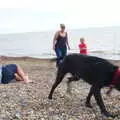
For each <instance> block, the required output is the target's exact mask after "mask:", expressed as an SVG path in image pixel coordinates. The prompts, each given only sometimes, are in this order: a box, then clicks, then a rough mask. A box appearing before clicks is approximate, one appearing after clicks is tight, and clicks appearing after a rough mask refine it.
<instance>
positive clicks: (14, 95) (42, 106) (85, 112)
mask: <svg viewBox="0 0 120 120" xmlns="http://www.w3.org/2000/svg"><path fill="white" fill-rule="evenodd" d="M111 62H112V63H113V64H116V65H119V66H120V61H119V60H117V61H115V60H112V61H111ZM9 63H15V64H19V65H20V66H21V67H22V68H23V69H24V71H25V72H28V74H29V76H30V79H32V80H33V83H29V84H25V83H24V82H12V83H10V84H6V85H3V84H1V85H0V95H1V97H0V120H108V119H110V120H113V118H104V117H103V116H101V113H100V110H99V108H98V106H97V104H96V102H95V100H94V97H93V98H92V100H91V103H92V106H93V108H92V109H90V108H86V107H85V99H86V96H87V94H88V92H89V88H90V85H88V84H87V83H85V82H83V81H78V82H73V83H72V94H71V95H69V94H67V93H66V89H67V86H66V81H67V78H66V77H65V78H64V80H63V82H62V83H61V84H60V85H59V87H58V88H57V89H56V90H55V92H54V94H53V100H48V94H49V92H50V89H51V87H52V84H53V83H54V81H55V76H56V66H55V62H54V61H51V60H49V59H46V60H44V59H33V58H27V57H25V58H4V60H2V64H9ZM106 90H107V88H103V89H102V96H103V99H104V103H105V105H106V108H107V110H108V111H110V112H111V113H113V114H118V116H117V117H116V118H115V119H114V120H120V92H118V91H116V90H113V92H112V94H111V96H107V95H106V94H105V92H106Z"/></svg>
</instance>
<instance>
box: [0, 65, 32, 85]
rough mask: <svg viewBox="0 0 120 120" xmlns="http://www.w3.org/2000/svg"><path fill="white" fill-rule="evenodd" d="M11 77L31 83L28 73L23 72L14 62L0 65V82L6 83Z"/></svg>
mask: <svg viewBox="0 0 120 120" xmlns="http://www.w3.org/2000/svg"><path fill="white" fill-rule="evenodd" d="M13 79H15V80H16V81H24V82H25V83H31V82H32V80H30V79H29V77H28V74H25V73H24V71H23V69H22V68H21V67H20V66H19V65H16V64H7V65H1V66H0V83H2V84H8V83H10V82H11V81H12V80H13Z"/></svg>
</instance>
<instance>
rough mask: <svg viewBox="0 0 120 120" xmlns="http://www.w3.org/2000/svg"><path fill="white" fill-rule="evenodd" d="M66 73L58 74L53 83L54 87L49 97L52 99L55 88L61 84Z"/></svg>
mask: <svg viewBox="0 0 120 120" xmlns="http://www.w3.org/2000/svg"><path fill="white" fill-rule="evenodd" d="M64 75H65V74H61V73H58V74H57V77H56V81H55V83H54V84H53V86H52V89H51V91H50V94H49V97H48V98H49V99H52V95H53V92H54V90H55V88H56V87H57V86H58V85H59V84H60V82H61V81H62V79H63V78H64Z"/></svg>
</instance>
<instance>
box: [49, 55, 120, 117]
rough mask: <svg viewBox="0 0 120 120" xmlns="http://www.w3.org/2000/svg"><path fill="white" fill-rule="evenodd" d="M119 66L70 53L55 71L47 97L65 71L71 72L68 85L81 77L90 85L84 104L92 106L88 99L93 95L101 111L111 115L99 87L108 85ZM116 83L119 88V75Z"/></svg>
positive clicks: (100, 59) (108, 115) (118, 88)
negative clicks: (54, 77) (55, 75)
mask: <svg viewBox="0 0 120 120" xmlns="http://www.w3.org/2000/svg"><path fill="white" fill-rule="evenodd" d="M118 68H119V67H118V66H115V65H113V64H111V63H109V62H108V61H107V60H105V59H102V58H98V57H93V56H87V55H80V54H71V55H68V56H66V57H65V59H64V60H63V62H62V63H61V64H60V66H59V68H58V72H57V77H56V81H55V83H54V85H53V86H52V89H51V92H50V94H49V99H52V95H53V92H54V90H55V88H56V87H57V86H58V84H60V82H61V81H62V79H63V78H64V76H65V74H66V73H71V74H72V76H73V77H71V78H70V79H69V81H68V85H69V83H70V82H72V81H77V80H79V79H80V78H82V79H83V80H84V81H86V82H87V83H89V84H90V85H91V89H90V91H89V94H88V96H87V99H86V106H87V107H92V106H91V104H90V99H91V97H92V95H94V97H95V100H96V102H97V104H98V106H99V107H100V110H101V113H102V114H104V115H105V116H106V117H113V115H111V114H110V113H109V112H108V111H107V110H106V108H105V105H104V103H103V100H102V96H101V93H100V91H101V88H102V87H105V86H109V85H110V83H111V82H112V79H113V77H114V74H115V72H116V71H117V69H118ZM117 79H118V83H117V84H115V88H116V89H117V90H120V76H119V77H118V78H117Z"/></svg>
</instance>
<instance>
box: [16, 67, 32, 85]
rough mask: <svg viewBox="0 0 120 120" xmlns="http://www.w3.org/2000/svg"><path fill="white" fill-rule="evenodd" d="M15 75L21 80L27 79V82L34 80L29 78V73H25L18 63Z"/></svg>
mask: <svg viewBox="0 0 120 120" xmlns="http://www.w3.org/2000/svg"><path fill="white" fill-rule="evenodd" d="M15 77H16V78H18V79H19V80H23V81H25V82H26V83H30V82H32V80H30V79H29V77H28V75H27V74H25V73H24V71H23V69H22V68H21V67H20V66H19V65H17V73H16V75H15Z"/></svg>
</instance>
